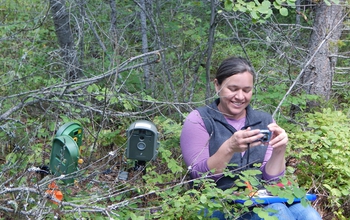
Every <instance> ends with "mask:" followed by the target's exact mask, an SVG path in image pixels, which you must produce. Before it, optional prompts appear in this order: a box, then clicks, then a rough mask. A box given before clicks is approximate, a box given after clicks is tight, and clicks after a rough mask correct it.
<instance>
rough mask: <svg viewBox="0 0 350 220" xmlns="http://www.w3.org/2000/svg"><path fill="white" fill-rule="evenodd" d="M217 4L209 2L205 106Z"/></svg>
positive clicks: (208, 88)
mask: <svg viewBox="0 0 350 220" xmlns="http://www.w3.org/2000/svg"><path fill="white" fill-rule="evenodd" d="M217 4H218V1H217V0H211V5H210V8H211V16H210V28H209V36H208V49H207V61H206V63H205V73H206V81H207V82H206V83H207V84H206V93H205V98H206V99H205V100H206V104H209V102H210V100H209V98H210V97H211V92H212V91H211V87H210V84H211V79H210V65H211V55H212V53H213V47H214V44H215V39H214V38H215V37H214V35H215V29H216V25H217V23H216V21H215V18H216V13H217V12H216V11H217V10H216V5H217Z"/></svg>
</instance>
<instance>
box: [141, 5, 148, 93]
mask: <svg viewBox="0 0 350 220" xmlns="http://www.w3.org/2000/svg"><path fill="white" fill-rule="evenodd" d="M140 6H141V12H140V18H141V35H142V53H143V54H145V53H148V38H147V18H146V0H141V1H140ZM144 62H145V63H147V62H148V58H147V57H144ZM143 78H144V83H145V89H149V82H150V74H149V66H147V65H146V66H144V67H143Z"/></svg>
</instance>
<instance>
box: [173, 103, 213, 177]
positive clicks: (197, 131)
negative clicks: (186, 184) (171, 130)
mask: <svg viewBox="0 0 350 220" xmlns="http://www.w3.org/2000/svg"><path fill="white" fill-rule="evenodd" d="M180 146H181V151H182V155H183V158H184V161H185V163H186V166H187V167H188V169H189V170H190V172H191V177H192V178H198V177H201V176H202V175H203V173H207V172H209V168H208V164H207V160H208V158H209V134H208V132H207V130H206V128H205V125H204V122H203V119H202V117H201V116H200V114H199V112H198V111H197V110H193V111H192V112H191V113H190V114H189V115H188V116H187V118H186V119H185V122H184V125H183V127H182V131H181V136H180Z"/></svg>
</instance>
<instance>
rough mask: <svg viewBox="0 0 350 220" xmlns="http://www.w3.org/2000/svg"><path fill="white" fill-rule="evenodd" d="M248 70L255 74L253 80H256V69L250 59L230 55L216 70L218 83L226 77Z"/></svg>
mask: <svg viewBox="0 0 350 220" xmlns="http://www.w3.org/2000/svg"><path fill="white" fill-rule="evenodd" d="M246 71H247V72H249V73H251V74H252V75H253V80H254V81H255V71H254V69H253V67H252V65H251V64H250V62H249V61H248V60H246V59H244V58H242V57H229V58H226V59H225V60H224V61H222V63H221V64H220V66H219V68H218V69H217V71H216V77H215V78H216V80H217V81H218V84H219V85H221V83H222V82H223V81H224V80H225V79H226V78H228V77H230V76H232V75H235V74H238V73H244V72H246ZM254 81H253V82H254Z"/></svg>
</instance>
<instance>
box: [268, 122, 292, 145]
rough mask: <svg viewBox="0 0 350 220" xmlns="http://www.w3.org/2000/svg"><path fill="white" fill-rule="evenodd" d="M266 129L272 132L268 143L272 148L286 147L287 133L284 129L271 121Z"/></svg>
mask: <svg viewBox="0 0 350 220" xmlns="http://www.w3.org/2000/svg"><path fill="white" fill-rule="evenodd" d="M267 127H268V129H269V130H270V131H271V132H272V137H271V140H270V142H269V144H270V145H271V146H272V147H273V148H274V149H276V148H286V146H287V143H288V135H287V133H286V131H285V130H284V129H283V128H281V127H280V126H278V125H277V124H276V123H271V124H269V125H268V126H267Z"/></svg>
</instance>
